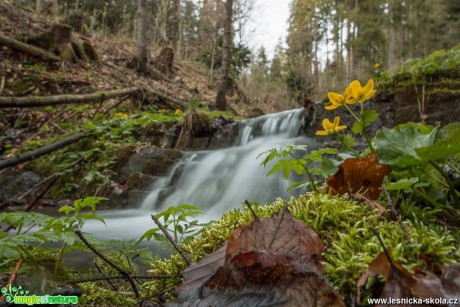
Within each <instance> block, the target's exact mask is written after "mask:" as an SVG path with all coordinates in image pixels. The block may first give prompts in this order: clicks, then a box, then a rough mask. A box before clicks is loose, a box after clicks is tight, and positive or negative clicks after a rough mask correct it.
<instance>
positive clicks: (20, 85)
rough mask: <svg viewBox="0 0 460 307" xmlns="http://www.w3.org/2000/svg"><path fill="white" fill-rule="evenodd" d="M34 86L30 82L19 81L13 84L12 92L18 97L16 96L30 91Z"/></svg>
mask: <svg viewBox="0 0 460 307" xmlns="http://www.w3.org/2000/svg"><path fill="white" fill-rule="evenodd" d="M32 86H33V84H32V83H31V82H30V81H27V80H22V79H18V80H16V81H15V82H14V83H13V84H11V86H10V90H11V91H12V92H13V94H14V95H15V96H16V95H21V94H23V93H24V92H25V91H27V90H28V89H30V88H31V87H32Z"/></svg>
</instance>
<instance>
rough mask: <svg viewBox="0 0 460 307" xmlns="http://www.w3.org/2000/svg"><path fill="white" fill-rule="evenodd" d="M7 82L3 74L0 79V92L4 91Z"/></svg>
mask: <svg viewBox="0 0 460 307" xmlns="http://www.w3.org/2000/svg"><path fill="white" fill-rule="evenodd" d="M5 82H6V77H5V76H2V79H1V80H0V94H1V93H2V92H3V89H4V88H5Z"/></svg>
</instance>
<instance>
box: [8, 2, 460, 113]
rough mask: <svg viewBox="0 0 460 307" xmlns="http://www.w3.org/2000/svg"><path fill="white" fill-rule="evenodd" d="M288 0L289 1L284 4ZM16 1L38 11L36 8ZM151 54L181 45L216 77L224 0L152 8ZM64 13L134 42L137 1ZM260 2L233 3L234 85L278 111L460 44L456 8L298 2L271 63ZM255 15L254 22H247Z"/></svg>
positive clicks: (179, 49) (67, 5)
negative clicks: (255, 45)
mask: <svg viewBox="0 0 460 307" xmlns="http://www.w3.org/2000/svg"><path fill="white" fill-rule="evenodd" d="M284 1H287V0H284ZM13 2H16V3H21V4H24V5H30V6H34V5H35V1H31V0H29V1H24V0H15V1H13ZM147 3H148V10H147V13H148V18H149V23H148V25H149V31H148V33H149V36H150V38H151V42H152V44H153V46H152V47H151V48H155V45H158V46H163V45H171V46H174V47H175V56H176V58H179V59H182V60H185V61H188V62H193V63H195V64H197V65H201V66H202V67H205V68H206V69H207V70H208V71H209V76H210V78H211V80H213V79H216V78H219V73H220V70H219V69H220V67H221V61H222V42H223V34H224V30H223V29H224V21H225V7H224V2H223V1H220V0H199V1H191V0H183V1H179V0H158V1H150V0H149V1H147ZM59 5H60V7H61V8H60V12H61V14H63V15H69V14H71V13H72V12H76V13H79V14H83V15H84V16H85V19H87V23H88V24H89V27H90V30H98V31H102V32H104V33H106V34H107V35H110V36H115V37H118V38H119V39H123V40H129V39H132V40H135V37H136V36H135V35H134V34H135V28H136V8H137V3H136V1H123V0H111V1H97V0H77V1H60V3H59ZM255 8H256V7H255V4H254V0H236V1H235V4H234V11H233V20H234V21H233V27H234V31H233V36H234V38H233V43H232V51H233V60H232V63H231V64H232V65H231V67H232V71H231V74H232V77H233V78H234V79H235V80H238V84H239V85H240V86H241V87H242V89H244V91H245V93H246V95H247V96H248V98H249V99H250V100H252V101H254V102H255V103H264V104H270V105H273V106H274V108H275V109H276V110H280V109H287V108H292V107H294V106H299V105H300V103H301V101H303V99H304V98H305V97H310V98H311V97H313V98H314V99H317V100H318V99H323V98H325V94H326V92H327V90H328V89H336V88H341V87H343V86H346V85H347V84H348V83H349V82H350V81H351V80H353V79H365V78H368V77H369V76H372V74H373V73H374V72H375V70H376V68H378V69H380V70H385V71H394V70H396V69H397V68H400V67H401V66H402V64H403V63H405V62H406V61H407V60H408V59H413V58H421V57H425V56H427V55H428V54H430V53H432V52H433V51H435V50H439V49H449V48H452V47H453V46H455V45H456V44H458V42H459V41H460V2H459V1H457V0H411V1H403V0H337V1H333V0H293V1H292V2H291V3H290V16H289V20H288V21H287V26H288V35H287V38H286V41H283V40H280V42H279V45H278V46H277V47H276V50H275V53H274V55H272V56H270V55H267V52H266V50H265V49H264V47H261V48H260V49H258V50H251V49H250V48H249V44H248V43H249V42H250V40H251V28H250V26H249V23H248V21H250V18H257V11H254V9H255ZM251 16H255V17H251Z"/></svg>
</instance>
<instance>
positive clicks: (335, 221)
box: [145, 192, 460, 299]
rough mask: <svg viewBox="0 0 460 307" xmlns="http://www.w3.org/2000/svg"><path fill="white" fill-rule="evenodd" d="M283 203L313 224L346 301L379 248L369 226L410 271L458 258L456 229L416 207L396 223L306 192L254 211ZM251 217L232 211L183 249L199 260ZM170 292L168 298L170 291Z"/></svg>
mask: <svg viewBox="0 0 460 307" xmlns="http://www.w3.org/2000/svg"><path fill="white" fill-rule="evenodd" d="M286 205H287V206H288V208H289V211H290V212H291V214H292V215H293V217H294V218H296V219H298V220H301V221H303V222H305V223H306V224H307V225H308V226H310V227H312V228H313V229H314V230H315V231H316V232H317V233H318V235H319V236H320V238H321V239H322V241H323V242H324V244H325V245H326V246H327V250H326V252H325V254H324V263H323V264H324V267H325V270H326V275H327V278H328V279H329V280H330V281H331V282H332V283H333V285H334V288H335V289H336V290H338V291H339V292H340V293H341V294H342V295H343V296H344V298H346V299H347V298H350V297H353V296H354V295H355V293H356V284H357V281H358V279H359V276H360V275H361V274H362V273H363V272H364V270H365V269H366V268H367V267H368V265H369V263H370V262H371V261H372V260H373V259H374V258H375V257H376V256H377V255H378V254H379V253H380V252H381V251H382V247H381V246H380V244H379V242H378V239H377V238H376V237H375V235H374V234H373V232H372V230H371V228H374V229H376V230H377V232H378V233H379V234H380V236H381V237H382V239H383V241H384V243H385V245H386V246H387V247H389V248H391V250H392V252H393V256H394V258H395V259H396V260H397V261H398V262H400V263H401V264H403V265H404V266H405V267H406V268H408V269H409V270H410V269H413V268H415V267H424V266H426V264H427V263H428V264H429V265H430V267H428V268H426V267H425V268H426V269H433V267H434V266H437V265H441V264H444V263H448V262H458V261H459V260H460V253H459V251H458V246H459V243H460V241H459V240H460V237H459V229H457V228H455V229H450V230H449V229H447V228H445V227H441V226H439V225H437V224H436V223H435V222H434V220H433V219H431V216H429V215H427V214H425V215H421V217H420V218H418V217H417V215H416V214H417V212H418V211H414V210H420V209H415V207H414V208H405V211H404V212H405V214H407V216H408V218H407V217H406V218H403V219H401V220H399V221H395V220H389V219H386V218H385V217H381V218H378V216H377V215H376V213H375V212H374V211H372V210H370V209H369V208H368V207H367V206H366V205H365V204H362V203H357V202H355V201H350V200H348V199H346V198H344V197H336V196H331V195H328V194H323V193H313V192H309V193H307V194H305V195H303V196H301V197H299V198H291V200H290V201H289V202H286V201H284V200H281V199H278V200H277V201H275V202H274V203H272V204H267V205H264V206H254V208H253V209H254V211H255V212H256V214H257V215H258V216H259V217H260V218H263V217H269V216H271V215H272V214H273V213H275V212H278V211H279V210H280V209H281V208H283V207H284V206H286ZM252 220H253V217H252V214H251V213H250V212H249V210H241V209H240V210H232V211H230V212H228V213H226V214H224V216H223V217H222V218H221V219H220V220H218V221H216V222H214V223H212V224H211V225H209V226H207V227H206V228H204V229H203V230H202V232H201V236H199V237H195V238H190V239H189V240H186V241H185V242H184V243H182V248H183V249H184V250H185V251H186V252H187V253H188V254H189V255H191V259H192V261H198V260H200V259H201V258H202V257H203V256H204V255H206V254H209V253H212V252H214V251H215V250H217V249H218V248H219V247H221V246H222V245H223V244H224V242H225V241H226V240H227V239H228V237H229V236H230V234H231V233H232V232H233V231H234V230H235V228H236V227H238V226H240V225H243V224H245V223H247V222H250V221H252ZM422 259H425V261H422ZM427 259H428V260H429V261H428V262H427V261H426V260H427ZM152 266H153V269H152V270H151V271H150V272H151V273H155V274H168V275H178V274H179V273H181V272H182V271H183V270H184V269H185V268H186V263H185V261H184V260H183V259H182V258H181V257H180V256H179V255H177V254H174V255H172V256H171V257H170V258H169V259H162V260H157V261H155V262H153V263H152ZM180 282H181V279H180V278H170V279H166V280H155V281H152V282H148V283H146V284H145V286H146V287H148V288H149V289H150V291H151V292H152V293H159V292H162V291H165V290H166V289H171V288H172V287H174V286H175V285H178V284H179V283H180ZM169 295H170V298H171V297H172V293H170V294H169Z"/></svg>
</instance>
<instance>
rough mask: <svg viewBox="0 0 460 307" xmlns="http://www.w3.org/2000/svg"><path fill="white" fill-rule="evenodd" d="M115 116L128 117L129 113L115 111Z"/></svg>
mask: <svg viewBox="0 0 460 307" xmlns="http://www.w3.org/2000/svg"><path fill="white" fill-rule="evenodd" d="M115 117H123V118H128V114H126V113H122V112H118V113H115Z"/></svg>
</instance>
